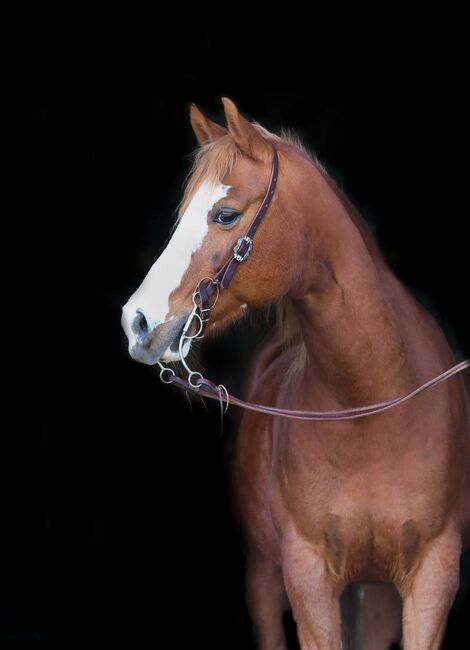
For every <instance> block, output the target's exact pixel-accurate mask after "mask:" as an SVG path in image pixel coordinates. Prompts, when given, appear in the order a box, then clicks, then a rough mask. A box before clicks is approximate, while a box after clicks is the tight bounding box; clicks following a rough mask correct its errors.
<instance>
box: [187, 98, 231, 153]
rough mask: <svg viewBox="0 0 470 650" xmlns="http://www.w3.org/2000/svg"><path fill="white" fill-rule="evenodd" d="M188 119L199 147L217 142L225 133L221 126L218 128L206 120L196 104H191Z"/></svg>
mask: <svg viewBox="0 0 470 650" xmlns="http://www.w3.org/2000/svg"><path fill="white" fill-rule="evenodd" d="M190 117H191V126H192V127H193V131H194V133H195V135H196V138H197V141H198V142H199V144H201V145H202V144H206V143H207V142H212V141H213V140H217V139H218V138H220V137H222V136H223V135H225V134H226V133H227V129H224V127H223V126H219V125H218V124H216V123H215V122H212V121H211V120H208V119H207V117H205V116H204V115H203V114H202V113H201V111H200V110H199V109H198V107H197V106H196V104H191V111H190Z"/></svg>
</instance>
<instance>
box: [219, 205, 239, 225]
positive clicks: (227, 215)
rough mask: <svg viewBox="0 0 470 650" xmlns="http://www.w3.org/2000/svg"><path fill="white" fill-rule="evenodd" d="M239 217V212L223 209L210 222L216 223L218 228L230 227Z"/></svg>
mask: <svg viewBox="0 0 470 650" xmlns="http://www.w3.org/2000/svg"><path fill="white" fill-rule="evenodd" d="M239 217H240V213H239V212H236V211H235V210H229V209H227V208H223V209H222V210H219V211H218V212H217V213H216V214H215V215H214V217H213V218H212V221H213V222H214V223H218V224H219V225H220V226H232V225H233V224H234V223H235V222H236V221H238V219H239Z"/></svg>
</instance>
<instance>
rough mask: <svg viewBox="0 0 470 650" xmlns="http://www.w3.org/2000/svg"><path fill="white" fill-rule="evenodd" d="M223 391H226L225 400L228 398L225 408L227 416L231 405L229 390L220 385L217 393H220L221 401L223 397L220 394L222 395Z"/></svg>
mask: <svg viewBox="0 0 470 650" xmlns="http://www.w3.org/2000/svg"><path fill="white" fill-rule="evenodd" d="M222 391H224V393H225V398H226V399H225V407H224V415H225V413H227V411H228V405H229V404H230V398H229V394H228V390H227V389H226V388H225V386H224V385H223V384H219V385H218V386H217V392H218V393H219V398H220V399H221V400H222V395H221V394H220V393H221V392H222Z"/></svg>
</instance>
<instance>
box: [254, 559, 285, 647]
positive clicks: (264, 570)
mask: <svg viewBox="0 0 470 650" xmlns="http://www.w3.org/2000/svg"><path fill="white" fill-rule="evenodd" d="M245 584H246V604H247V607H248V611H249V613H250V617H251V620H252V622H253V625H254V628H255V633H256V638H257V641H258V649H259V650H287V645H286V639H285V635H284V626H283V618H282V617H283V612H284V610H286V609H288V606H289V603H288V600H287V596H286V592H285V589H284V582H283V579H282V571H281V568H280V567H279V566H278V565H276V564H274V562H272V560H270V559H269V558H268V557H266V556H265V555H264V554H262V553H261V552H260V551H259V550H258V549H256V548H255V547H254V546H250V548H249V549H248V553H247V563H246V576H245Z"/></svg>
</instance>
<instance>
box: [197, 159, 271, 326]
mask: <svg viewBox="0 0 470 650" xmlns="http://www.w3.org/2000/svg"><path fill="white" fill-rule="evenodd" d="M273 150H274V153H273V162H272V167H271V177H270V179H269V184H268V189H267V190H266V194H265V195H264V198H263V200H262V202H261V204H260V206H259V208H258V210H257V212H256V214H255V216H254V217H253V221H252V222H251V224H250V226H249V228H248V230H247V231H246V233H245V234H244V236H243V237H240V239H239V240H238V242H240V244H239V248H238V250H237V255H238V256H239V258H237V257H236V254H235V252H232V254H231V256H230V257H229V258H228V260H227V261H226V262H225V263H224V264H223V266H221V268H220V269H219V270H218V271H217V273H216V274H215V276H214V277H213V278H212V279H210V280H206V279H204V280H201V282H200V283H199V287H198V289H199V312H200V313H199V315H200V317H201V319H202V323H203V325H202V327H203V331H204V328H205V326H206V324H207V321H208V320H209V318H210V314H211V304H210V299H211V297H212V295H213V294H214V292H215V291H216V289H217V287H218V288H220V289H227V287H228V286H229V285H230V282H231V281H232V278H233V275H234V273H235V271H236V270H237V268H238V265H239V264H241V263H242V262H243V261H244V260H245V259H247V257H248V256H249V254H250V253H251V249H252V247H253V237H254V236H255V233H256V231H257V230H258V228H259V225H260V223H261V222H262V220H263V218H264V216H265V215H266V213H267V211H268V210H269V206H270V205H271V203H272V200H273V196H274V192H275V191H276V185H277V179H278V176H279V156H278V153H277V150H276V149H275V148H274V147H273ZM250 241H251V245H250V243H249V242H250ZM238 242H236V244H235V245H234V248H235V247H236V246H237V245H238ZM250 246H251V247H250ZM240 258H242V259H240Z"/></svg>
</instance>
